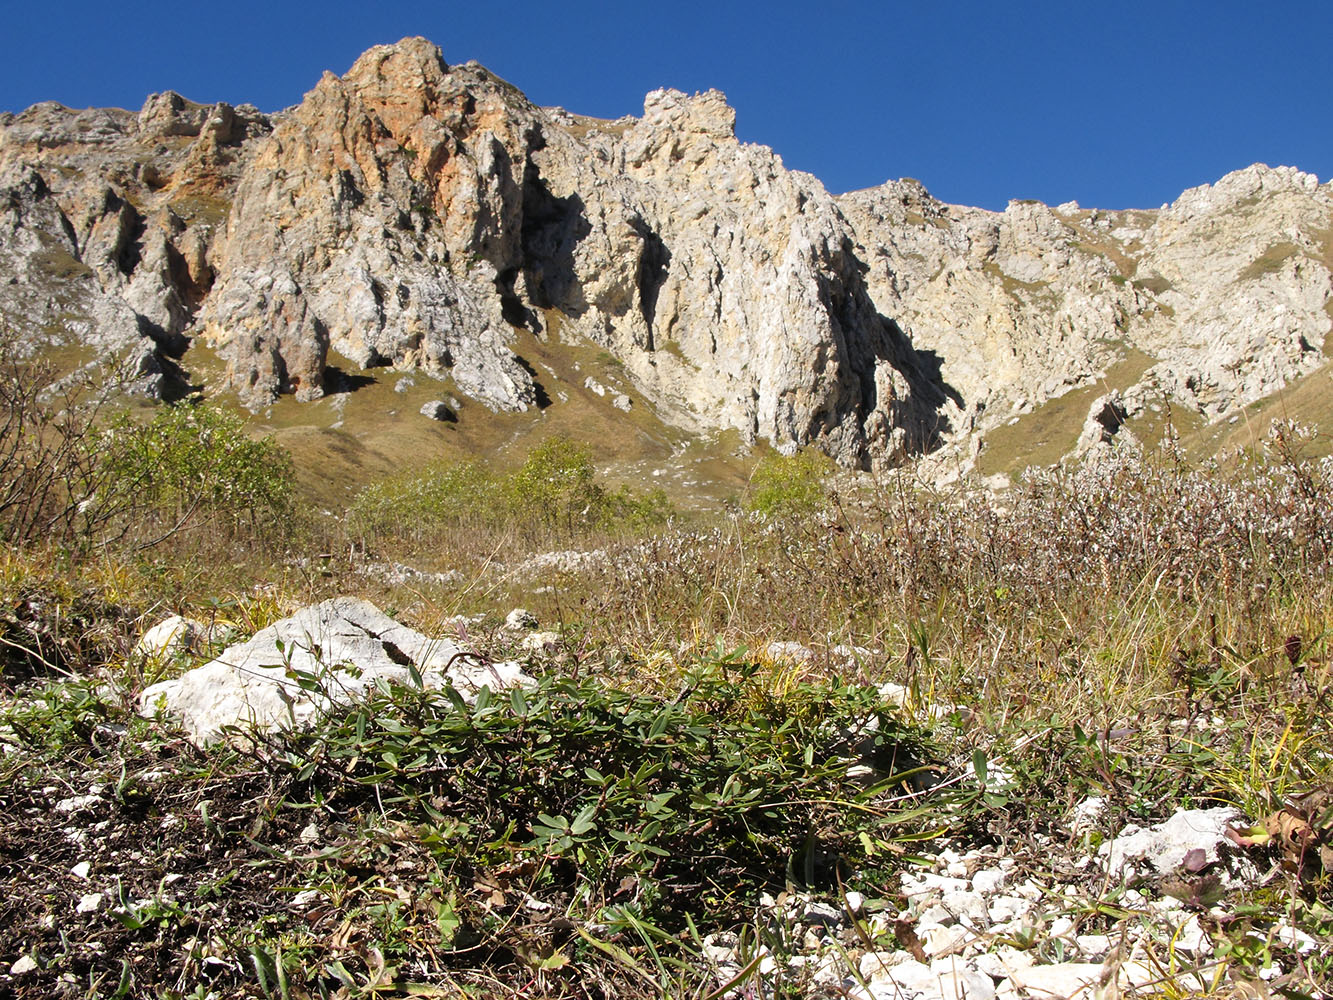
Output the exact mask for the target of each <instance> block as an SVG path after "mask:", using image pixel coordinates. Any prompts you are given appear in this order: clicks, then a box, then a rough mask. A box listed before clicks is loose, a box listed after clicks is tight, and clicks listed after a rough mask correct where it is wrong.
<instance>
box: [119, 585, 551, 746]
mask: <svg viewBox="0 0 1333 1000" xmlns="http://www.w3.org/2000/svg"><path fill="white" fill-rule="evenodd" d="M413 671H415V672H416V673H417V674H418V675H419V677H420V679H421V683H422V684H423V685H425V686H426V687H442V686H444V685H445V684H451V685H453V686H454V687H455V688H457V689H458V691H459V692H460V693H462V694H463V695H464V696H465V697H470V696H472V695H474V694H475V693H476V691H477V690H479V689H480V688H481V687H482V686H483V685H485V686H489V687H491V688H492V689H498V688H502V687H508V686H511V685H514V684H521V683H525V682H527V681H528V680H529V678H527V677H526V676H525V675H524V674H523V673H522V671H521V670H520V669H519V667H518V665H517V664H516V663H512V662H505V663H486V662H484V661H482V660H481V659H480V658H478V657H477V656H476V655H475V654H474V653H472V652H471V651H470V650H468V649H466V648H465V647H462V646H460V645H458V644H457V643H455V642H453V641H451V640H448V639H432V638H429V637H428V636H425V635H422V634H421V633H420V632H417V631H414V630H413V629H410V628H408V627H406V626H405V625H400V624H399V623H398V622H395V621H394V620H393V619H392V618H389V617H388V616H387V615H385V614H383V613H382V612H381V611H379V610H378V609H377V608H376V607H375V606H374V605H372V604H370V603H369V602H367V601H362V600H358V599H355V598H349V597H339V598H334V599H332V600H329V601H324V602H323V603H322V604H317V605H314V606H312V607H308V608H303V609H302V610H301V611H298V612H297V613H296V614H295V615H293V616H291V617H290V618H285V619H283V620H282V621H280V622H277V623H276V624H274V625H271V626H269V627H268V628H266V629H264V630H262V631H260V632H257V633H256V634H255V635H254V637H253V638H251V639H250V640H249V641H247V642H244V643H240V644H239V645H236V646H232V647H231V648H229V649H227V650H226V651H225V652H223V653H222V655H221V656H219V657H218V658H217V659H215V660H212V661H211V662H209V663H206V664H204V665H203V666H200V667H196V668H195V669H194V670H191V671H188V672H187V673H186V674H184V675H183V676H181V677H180V678H178V679H175V680H169V681H163V682H161V683H159V684H154V685H152V686H151V687H148V688H146V689H145V690H144V692H143V694H142V695H141V709H142V711H143V712H145V713H149V714H151V713H154V712H156V711H158V710H159V709H161V710H164V711H166V712H167V713H168V714H169V715H171V716H173V717H174V718H176V719H177V720H178V721H179V722H180V723H181V724H182V725H183V726H184V727H185V729H186V730H187V731H189V732H190V734H191V735H192V736H194V738H195V739H197V740H199V741H201V742H209V741H212V740H216V739H218V738H219V737H220V736H221V735H222V730H223V729H224V728H225V727H228V726H242V727H244V726H249V725H253V726H255V727H257V728H261V729H269V728H273V727H276V726H286V725H289V726H301V725H304V724H306V723H308V722H311V721H313V720H315V719H316V718H318V717H319V716H320V715H321V713H323V712H325V711H328V710H330V709H332V708H333V707H334V706H336V705H340V704H344V703H346V702H348V701H350V700H352V699H354V698H358V697H363V696H365V695H366V694H368V693H369V692H370V691H371V690H372V689H373V688H374V686H375V684H376V682H377V681H379V680H384V681H388V682H390V683H393V684H402V685H407V684H411V683H413V682H414V680H413V676H412V675H413ZM298 674H304V675H307V676H308V677H310V678H314V679H315V680H317V682H318V689H317V690H314V691H311V690H307V689H305V688H303V687H302V685H301V684H300V683H299V680H300V678H299V677H298Z"/></svg>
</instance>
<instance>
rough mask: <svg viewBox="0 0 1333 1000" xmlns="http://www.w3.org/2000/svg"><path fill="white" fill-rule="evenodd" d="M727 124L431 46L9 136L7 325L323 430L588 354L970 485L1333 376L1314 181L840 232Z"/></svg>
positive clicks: (887, 218)
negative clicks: (552, 96) (211, 367)
mask: <svg viewBox="0 0 1333 1000" xmlns="http://www.w3.org/2000/svg"><path fill="white" fill-rule="evenodd" d="M735 122H736V113H735V111H734V110H733V109H732V108H731V107H730V106H728V104H727V102H726V99H725V97H724V96H723V95H722V94H721V93H720V92H718V91H716V90H710V91H706V92H704V93H701V94H695V95H686V94H683V93H681V92H680V91H676V90H669V89H663V90H655V91H653V92H651V93H649V94H648V95H647V96H646V98H645V100H644V111H643V115H642V117H639V118H632V117H625V118H622V119H619V120H618V121H615V122H606V121H600V120H598V119H593V118H587V117H582V116H578V115H575V114H571V113H568V112H566V111H563V110H562V109H543V108H538V107H536V106H534V105H533V104H531V103H530V102H529V101H528V100H527V99H526V98H525V97H524V96H523V95H522V94H521V93H520V92H519V91H518V90H517V89H515V88H514V87H512V86H511V85H509V84H507V83H505V82H504V81H503V80H500V79H499V78H498V77H496V76H494V75H493V74H491V73H489V72H488V71H486V70H485V69H483V68H482V67H480V66H478V65H477V64H475V63H462V64H455V65H450V64H449V63H447V62H446V61H445V59H444V56H443V54H442V53H441V51H440V50H439V49H438V48H437V47H436V46H434V45H433V44H431V43H430V42H428V41H426V40H425V39H421V38H408V39H404V40H403V41H401V42H398V43H396V44H394V45H383V46H377V47H375V48H373V49H371V50H369V51H368V52H366V53H365V54H364V55H362V56H361V57H360V58H359V59H357V60H356V62H355V64H354V65H353V66H352V67H351V68H350V69H349V70H348V71H347V72H346V73H345V74H343V75H342V76H336V75H334V74H331V73H329V74H325V75H324V77H323V78H322V79H321V80H319V81H318V82H317V83H316V85H315V86H314V87H313V88H312V89H311V90H310V91H309V92H308V93H307V94H306V95H305V97H304V99H303V100H302V101H301V103H300V104H299V105H297V106H295V107H293V108H290V109H288V110H286V111H283V112H280V113H278V114H276V115H273V116H266V115H263V114H261V113H260V112H259V111H258V110H257V109H254V108H253V107H249V106H246V105H240V106H237V107H232V106H230V105H227V104H224V103H218V104H213V105H202V104H196V103H193V102H190V101H188V100H186V99H185V98H183V97H181V96H180V95H179V94H175V93H173V92H170V91H167V92H164V93H161V94H154V95H151V96H150V97H149V98H148V99H147V101H146V102H145V104H144V107H143V109H142V110H141V111H139V112H138V113H137V114H136V113H134V112H129V111H119V110H116V109H109V110H100V109H87V110H84V111H71V110H69V109H66V108H62V107H60V106H59V105H56V104H53V103H47V104H43V105H36V106H34V107H33V108H30V109H28V110H27V111H24V112H22V113H20V114H18V115H4V116H0V264H3V265H4V266H5V268H6V270H5V272H4V273H7V274H9V275H11V276H12V280H11V281H10V282H9V283H8V284H4V285H0V319H7V320H11V321H13V322H14V323H21V324H24V325H25V327H26V328H27V329H30V330H34V331H41V334H40V336H39V335H38V334H37V333H33V334H32V335H31V337H32V340H33V342H34V343H37V342H38V341H39V340H41V339H42V337H45V338H46V342H49V343H52V344H60V343H75V342H79V343H89V344H94V345H97V346H98V348H99V350H101V349H110V347H111V345H118V346H119V347H120V348H128V349H131V350H138V351H141V352H142V353H143V363H142V368H143V369H144V370H145V371H146V372H149V373H150V374H151V373H154V372H161V373H170V370H171V365H172V364H173V363H174V359H178V358H181V356H182V352H183V351H184V349H185V346H186V345H187V344H188V343H191V342H199V341H202V342H204V343H208V344H211V345H212V346H213V347H215V348H216V350H217V352H218V353H219V355H220V356H221V357H222V358H223V359H224V360H225V362H226V363H227V365H228V374H227V380H228V382H229V384H230V386H231V387H232V388H234V389H235V390H236V391H237V392H238V393H239V394H240V395H241V396H242V398H243V399H245V400H246V401H247V402H248V403H249V404H250V405H252V406H255V407H262V406H264V405H266V404H268V403H269V402H271V401H272V400H273V399H274V398H275V397H276V396H277V395H278V394H280V393H292V394H294V395H296V396H297V397H298V398H299V399H302V400H313V399H315V398H317V397H319V396H320V395H322V394H323V392H324V391H325V385H324V383H325V378H326V373H327V372H328V371H329V369H330V367H331V366H336V365H338V364H339V363H340V362H339V360H338V359H339V358H342V359H345V360H346V361H348V362H350V363H351V365H352V366H353V367H366V368H371V367H392V368H396V369H401V370H412V371H415V372H418V373H420V375H421V376H423V377H433V378H436V379H439V380H441V381H442V382H447V383H452V384H451V385H445V386H442V387H441V391H440V392H439V393H438V394H432V395H438V396H439V398H442V399H443V398H450V396H451V394H453V393H457V394H458V395H459V396H463V395H466V396H470V397H472V398H474V399H476V400H479V401H481V402H482V403H484V404H485V405H486V406H489V407H491V408H492V409H495V410H511V411H521V410H525V409H530V408H532V407H534V406H538V405H546V404H547V403H548V402H550V401H551V400H552V399H558V398H559V397H560V396H561V395H562V394H561V392H559V391H555V392H547V391H546V387H544V386H543V385H541V384H540V382H539V379H540V378H542V377H553V375H543V374H541V373H540V372H539V371H538V369H537V368H534V367H533V366H532V365H530V364H529V363H528V362H526V361H525V360H524V359H523V357H522V356H521V354H522V350H523V348H522V347H521V345H522V344H523V343H528V344H531V343H532V340H531V338H533V337H536V338H540V339H541V340H544V341H545V342H546V345H545V346H544V347H543V348H542V350H543V351H559V350H562V349H563V348H562V346H561V345H563V344H567V345H569V346H570V347H576V346H577V345H589V344H591V345H596V347H598V348H599V349H600V350H602V351H605V352H606V353H608V354H609V355H610V356H611V357H613V358H615V359H616V361H617V362H618V363H619V365H620V366H621V369H620V371H621V375H622V376H623V379H624V382H625V386H626V388H630V389H632V390H634V391H635V393H636V397H638V398H642V399H643V400H644V401H645V402H646V403H648V404H650V405H651V406H652V407H654V408H655V411H656V413H657V415H658V416H660V417H661V418H663V419H665V420H667V421H668V422H671V423H675V424H677V425H680V426H682V427H685V428H688V429H691V430H717V429H724V428H730V429H735V430H737V431H739V432H740V434H741V435H742V437H744V438H745V439H748V440H759V439H762V440H767V441H769V442H771V443H772V444H773V445H775V446H779V447H783V448H787V447H791V446H797V445H807V444H811V445H815V446H817V447H820V448H822V449H824V450H825V451H827V452H829V453H830V454H831V455H833V456H835V457H836V458H837V459H838V460H839V461H841V462H843V463H845V464H849V465H861V466H877V465H883V464H888V463H892V462H895V461H898V460H900V459H902V458H903V457H904V456H907V455H910V454H917V453H921V452H924V451H932V450H936V449H942V451H941V455H942V456H943V457H942V459H941V461H942V462H943V461H944V460H945V459H947V464H949V465H950V467H952V468H955V469H958V468H962V469H966V468H969V467H974V466H976V465H977V463H978V462H979V461H980V462H981V464H982V465H984V457H985V449H984V441H985V440H989V436H990V435H992V433H994V432H997V431H999V430H1000V429H1001V428H1004V427H1008V426H1010V425H1012V424H1014V423H1015V422H1016V421H1019V420H1020V418H1022V417H1023V416H1025V415H1026V414H1028V413H1030V412H1031V411H1033V410H1035V409H1038V408H1040V407H1042V406H1044V405H1045V404H1047V403H1048V402H1051V401H1053V400H1056V399H1058V398H1060V397H1061V396H1063V395H1065V394H1067V393H1070V392H1073V391H1075V390H1087V392H1088V393H1089V395H1088V397H1087V399H1080V400H1079V402H1078V405H1077V406H1076V407H1073V409H1076V410H1077V411H1078V416H1077V418H1076V419H1075V420H1073V422H1072V423H1071V426H1070V427H1069V428H1068V442H1067V445H1068V447H1067V448H1066V449H1065V450H1066V451H1074V450H1075V449H1076V446H1077V444H1078V441H1079V432H1080V426H1081V423H1082V421H1083V418H1084V415H1085V414H1086V413H1088V412H1089V411H1088V409H1087V405H1088V403H1090V402H1092V399H1093V397H1094V396H1096V397H1100V396H1103V395H1106V394H1108V393H1117V392H1118V393H1119V394H1120V395H1119V396H1118V397H1117V398H1118V399H1119V400H1121V401H1122V404H1117V405H1119V406H1120V407H1121V409H1123V411H1124V417H1125V419H1124V421H1123V423H1124V424H1125V426H1126V427H1130V426H1132V425H1133V422H1134V419H1135V416H1136V415H1137V414H1138V413H1139V412H1141V411H1142V410H1143V409H1144V408H1145V407H1147V406H1150V405H1151V403H1152V399H1153V398H1161V397H1165V399H1166V400H1167V401H1168V402H1169V403H1170V404H1171V405H1172V406H1173V407H1179V408H1183V409H1184V410H1187V411H1189V412H1190V413H1192V414H1195V415H1197V416H1198V417H1200V418H1202V419H1204V420H1217V419H1219V418H1221V417H1223V416H1225V415H1227V414H1228V413H1230V412H1232V411H1233V410H1234V409H1235V407H1237V406H1239V405H1242V404H1244V403H1247V402H1251V401H1253V400H1255V399H1258V398H1261V397H1262V396H1264V395H1266V394H1268V393H1271V392H1273V391H1274V390H1275V389H1277V388H1280V387H1281V386H1283V385H1285V384H1287V383H1288V382H1289V381H1291V380H1292V379H1294V378H1300V377H1303V376H1305V375H1308V374H1310V373H1312V372H1314V371H1316V370H1317V369H1318V368H1319V367H1320V366H1322V365H1324V364H1325V357H1326V354H1328V353H1330V352H1326V351H1325V350H1324V344H1325V342H1326V338H1327V336H1328V334H1329V332H1330V328H1331V327H1333V306H1331V305H1330V297H1331V295H1333V273H1331V268H1333V186H1330V185H1323V186H1321V185H1319V183H1318V180H1317V179H1316V178H1314V177H1313V176H1312V175H1309V174H1305V173H1302V172H1300V171H1298V170H1295V169H1293V168H1288V167H1279V168H1269V167H1266V166H1263V165H1260V164H1256V165H1254V166H1252V167H1248V168H1246V169H1245V170H1241V171H1237V172H1235V173H1233V174H1228V175H1227V176H1226V177H1224V178H1222V179H1221V180H1219V181H1217V182H1216V183H1214V184H1211V185H1203V186H1201V187H1198V188H1194V189H1191V190H1190V191H1187V192H1185V193H1184V194H1182V195H1181V196H1180V197H1179V198H1178V199H1176V201H1175V202H1174V203H1173V204H1172V205H1170V206H1165V207H1164V208H1163V209H1161V210H1144V211H1123V212H1108V211H1102V210H1098V209H1084V208H1081V207H1079V205H1078V204H1077V203H1074V202H1069V203H1066V204H1064V205H1061V206H1058V207H1056V208H1051V207H1048V206H1046V205H1042V204H1039V203H1036V202H1028V201H1015V202H1011V203H1010V204H1009V206H1008V207H1007V208H1006V210H1005V211H1003V212H989V211H983V210H981V209H975V208H967V207H964V206H956V205H947V204H945V203H943V202H941V201H939V200H938V199H936V198H934V197H933V196H932V195H931V194H930V193H929V191H927V190H926V188H925V187H924V186H923V185H922V184H921V183H920V182H918V181H915V180H911V179H903V180H898V181H889V182H886V183H885V184H883V185H880V186H878V187H875V188H870V189H867V190H864V191H855V192H850V193H848V194H844V195H840V196H838V197H836V198H835V197H832V196H830V195H829V193H828V192H827V191H826V190H825V189H824V187H823V185H822V184H820V183H819V181H818V180H817V179H815V178H814V177H811V176H810V175H808V174H804V173H801V172H800V171H790V170H787V169H786V168H785V167H784V166H783V164H782V161H781V159H780V158H779V157H778V156H777V155H776V154H775V153H774V152H773V151H772V150H771V149H768V148H767V147H764V146H759V145H753V144H748V143H741V142H739V141H738V140H737V138H736V133H735ZM525 338H527V339H526V340H525ZM183 360H184V361H185V362H186V363H188V361H189V355H185V356H184V359H183ZM153 377H156V375H154V376H153ZM1103 383H1105V385H1103ZM1094 389H1095V391H1094ZM626 398H628V397H626ZM551 405H561V404H560V403H559V402H554V403H551ZM608 405H610V404H608ZM1097 433H1098V434H1100V433H1101V432H1097ZM1106 433H1107V434H1109V435H1110V436H1112V437H1115V436H1116V435H1119V434H1120V433H1121V431H1120V423H1119V422H1118V423H1117V424H1116V427H1115V428H1110V427H1106ZM1103 436H1104V435H1103ZM951 450H952V451H951Z"/></svg>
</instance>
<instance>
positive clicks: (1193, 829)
mask: <svg viewBox="0 0 1333 1000" xmlns="http://www.w3.org/2000/svg"><path fill="white" fill-rule="evenodd" d="M1240 822H1243V817H1242V816H1241V814H1240V812H1239V811H1237V810H1236V809H1233V808H1231V807H1230V806H1219V807H1218V808H1216V809H1184V810H1181V811H1180V812H1178V813H1176V814H1175V815H1173V816H1172V817H1171V818H1170V819H1168V820H1166V821H1165V822H1164V823H1158V824H1157V825H1156V826H1153V827H1149V828H1148V829H1142V828H1140V827H1137V826H1134V825H1132V824H1131V825H1130V826H1128V827H1126V828H1125V829H1124V830H1122V831H1121V833H1120V836H1118V837H1116V838H1115V839H1114V840H1112V841H1109V842H1107V843H1105V844H1103V845H1102V847H1101V850H1100V853H1101V854H1102V855H1103V856H1104V857H1106V859H1107V868H1108V869H1109V871H1110V872H1111V874H1113V875H1115V874H1118V873H1120V872H1122V871H1124V870H1125V869H1126V868H1127V867H1128V866H1130V865H1133V864H1138V865H1142V864H1143V863H1145V862H1146V863H1147V864H1148V865H1150V866H1151V867H1152V868H1153V869H1154V870H1155V871H1156V873H1157V874H1160V875H1170V874H1173V873H1175V872H1177V871H1180V870H1181V869H1182V868H1183V867H1185V863H1186V859H1187V858H1197V859H1198V862H1200V863H1198V864H1194V865H1191V869H1192V870H1195V871H1197V870H1198V869H1199V868H1200V867H1202V865H1203V864H1211V863H1213V862H1216V861H1217V860H1219V858H1220V854H1219V849H1220V848H1222V847H1223V846H1224V845H1225V844H1227V843H1228V841H1227V836H1226V831H1227V829H1228V828H1229V827H1230V826H1231V825H1232V824H1235V823H1240Z"/></svg>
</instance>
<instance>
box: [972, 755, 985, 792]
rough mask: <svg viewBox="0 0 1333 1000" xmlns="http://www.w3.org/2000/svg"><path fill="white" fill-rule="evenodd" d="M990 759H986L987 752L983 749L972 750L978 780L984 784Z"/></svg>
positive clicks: (973, 768)
mask: <svg viewBox="0 0 1333 1000" xmlns="http://www.w3.org/2000/svg"><path fill="white" fill-rule="evenodd" d="M988 764H989V761H987V760H986V752H985V751H984V750H981V749H977V750H973V751H972V770H973V771H975V772H976V774H977V780H978V781H979V782H981V783H982V784H983V785H984V784H985V783H986V767H987V765H988Z"/></svg>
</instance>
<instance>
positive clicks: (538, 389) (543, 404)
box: [513, 354, 551, 410]
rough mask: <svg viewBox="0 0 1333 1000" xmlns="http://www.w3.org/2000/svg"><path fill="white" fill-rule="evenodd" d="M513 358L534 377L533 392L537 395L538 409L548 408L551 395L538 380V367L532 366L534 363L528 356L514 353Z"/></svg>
mask: <svg viewBox="0 0 1333 1000" xmlns="http://www.w3.org/2000/svg"><path fill="white" fill-rule="evenodd" d="M513 358H514V360H515V361H516V362H517V363H518V366H519V367H520V368H522V369H523V370H524V371H525V372H527V373H528V375H529V376H530V377H531V379H532V394H533V396H534V397H535V400H536V403H537V409H539V410H544V409H546V408H547V407H548V406H550V405H551V397H550V395H548V394H547V392H546V387H545V386H543V385H542V384H541V382H539V381H538V380H537V369H535V368H533V367H532V363H531V362H529V361H528V359H527V358H524V357H520V356H519V355H517V354H515V355H513Z"/></svg>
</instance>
